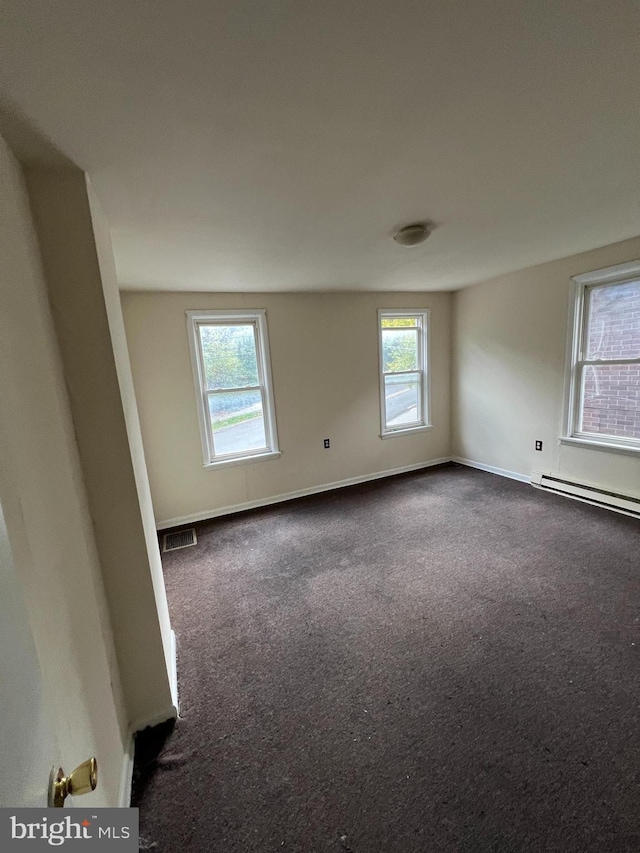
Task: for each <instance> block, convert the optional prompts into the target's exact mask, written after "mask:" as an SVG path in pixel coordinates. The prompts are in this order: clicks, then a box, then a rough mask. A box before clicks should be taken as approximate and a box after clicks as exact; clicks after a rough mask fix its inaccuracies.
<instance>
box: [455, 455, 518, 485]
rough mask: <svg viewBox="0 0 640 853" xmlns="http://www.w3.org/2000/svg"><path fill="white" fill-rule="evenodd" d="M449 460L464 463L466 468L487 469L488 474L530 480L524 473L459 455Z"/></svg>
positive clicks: (459, 463)
mask: <svg viewBox="0 0 640 853" xmlns="http://www.w3.org/2000/svg"><path fill="white" fill-rule="evenodd" d="M451 461H452V462H457V463H458V465H466V467H467V468H477V469H478V470H479V471H487V472H488V473H489V474H498V476H500V477H508V478H509V479H510V480H518V482H520V483H530V482H531V477H527V476H526V475H525V474H518V473H517V472H516V471H507V470H506V468H496V467H494V466H493V465H485V464H484V463H482V462H474V461H473V460H472V459H463V458H462V457H460V456H454V457H453V458H452V459H451Z"/></svg>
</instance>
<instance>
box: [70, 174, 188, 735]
mask: <svg viewBox="0 0 640 853" xmlns="http://www.w3.org/2000/svg"><path fill="white" fill-rule="evenodd" d="M87 189H88V193H89V204H90V207H91V219H92V222H93V233H94V237H95V242H96V251H97V254H98V263H99V265H100V275H101V278H102V289H103V292H104V300H105V306H106V310H107V317H108V321H109V330H110V332H111V343H112V346H113V355H114V358H115V366H116V371H117V376H118V384H119V386H120V396H121V398H122V406H123V411H124V419H125V424H126V431H127V436H128V438H129V451H130V453H131V461H132V463H133V474H134V478H135V484H136V488H137V491H138V502H139V507H140V518H141V522H142V529H143V532H144V539H145V542H146V548H147V558H148V564H149V569H150V575H151V583H152V586H153V593H154V598H155V605H156V611H157V617H158V620H159V624H160V632H161V636H162V646H163V649H164V657H165V666H166V670H167V672H168V673H169V675H170V688H171V698H172V702H173V705H174V707H175V708H176V709H177V706H178V684H177V673H176V660H175V647H174V642H175V639H174V638H173V635H172V631H171V620H170V617H169V607H168V604H167V593H166V590H165V586H164V577H163V575H162V561H161V559H160V550H159V548H158V537H157V534H156V526H155V517H154V513H153V503H152V500H151V489H150V486H149V476H148V474H147V465H146V461H145V458H144V448H143V445H142V433H141V431H140V419H139V417H138V406H137V403H136V397H135V390H134V387H133V377H132V375H131V364H130V361H129V350H128V348H127V338H126V335H125V330H124V320H123V317H122V305H121V302H120V293H119V290H118V280H117V278H116V268H115V261H114V257H113V248H112V245H111V233H110V230H109V223H108V222H107V219H106V217H105V215H104V213H103V211H102V208H101V206H100V202H99V201H98V198H97V197H96V195H95V193H94V192H93V190H92V188H91V185H90V184H89V183H88V182H87ZM159 716H160V717H162V716H163V712H162V708H161V709H160V714H159ZM147 720H148V717H147ZM132 722H133V724H134V725H135V722H136V721H135V720H133V721H132Z"/></svg>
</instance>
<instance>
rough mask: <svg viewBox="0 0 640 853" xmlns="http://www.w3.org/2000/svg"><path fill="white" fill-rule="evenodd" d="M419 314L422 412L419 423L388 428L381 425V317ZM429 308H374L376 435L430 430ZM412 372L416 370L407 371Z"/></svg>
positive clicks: (411, 433) (382, 422)
mask: <svg viewBox="0 0 640 853" xmlns="http://www.w3.org/2000/svg"><path fill="white" fill-rule="evenodd" d="M417 316H420V317H422V335H421V336H420V338H421V339H420V355H419V361H420V364H419V367H418V369H419V370H420V371H421V372H422V389H421V399H422V412H421V415H422V417H421V423H418V424H416V423H413V424H407V426H397V427H393V428H391V429H389V428H388V427H387V426H386V424H385V393H384V390H385V389H384V370H383V368H384V363H383V357H382V319H383V318H387V317H388V318H394V317H417ZM430 322H431V311H430V309H429V308H415V309H413V308H398V309H395V308H394V309H387V308H378V377H379V385H380V438H395V437H397V436H401V435H413V434H415V433H419V432H427V431H428V430H430V429H433V424H432V423H431V422H430V417H431V377H430V375H429V370H430V366H431V352H430V349H431V325H430ZM411 372H412V373H414V372H416V371H411Z"/></svg>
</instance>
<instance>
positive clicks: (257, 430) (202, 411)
mask: <svg viewBox="0 0 640 853" xmlns="http://www.w3.org/2000/svg"><path fill="white" fill-rule="evenodd" d="M187 328H188V333H189V343H190V347H191V359H192V365H193V375H194V382H195V389H196V399H197V408H198V420H199V423H200V436H201V440H202V453H203V457H204V464H205V466H211V465H219V464H223V463H227V464H228V463H234V462H240V461H243V460H251V461H255V460H258V459H262V458H267V457H272V456H275V455H277V454H278V440H277V435H276V420H275V412H274V405H273V391H272V386H271V372H270V365H269V342H268V337H267V318H266V312H265V311H187Z"/></svg>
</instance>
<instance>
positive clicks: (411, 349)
mask: <svg viewBox="0 0 640 853" xmlns="http://www.w3.org/2000/svg"><path fill="white" fill-rule="evenodd" d="M382 369H383V371H384V372H385V373H389V372H393V371H396V370H417V369H418V332H417V330H415V329H383V330H382Z"/></svg>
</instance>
